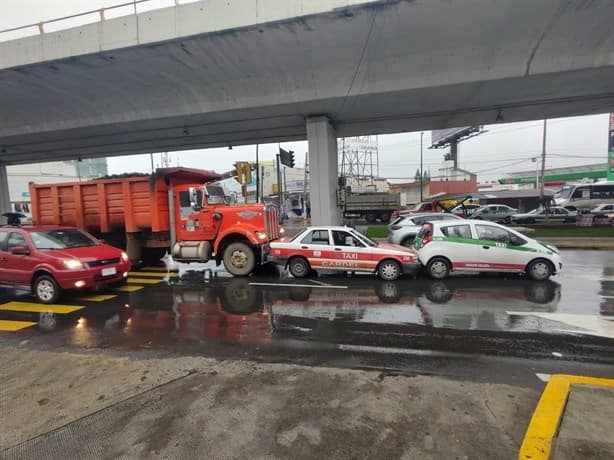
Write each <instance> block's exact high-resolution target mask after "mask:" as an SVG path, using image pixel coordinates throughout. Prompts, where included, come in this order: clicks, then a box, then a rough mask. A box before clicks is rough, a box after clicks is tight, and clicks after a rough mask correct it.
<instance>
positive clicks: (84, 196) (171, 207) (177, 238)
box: [30, 168, 280, 276]
mask: <svg viewBox="0 0 614 460" xmlns="http://www.w3.org/2000/svg"><path fill="white" fill-rule="evenodd" d="M221 177H222V176H220V175H219V174H216V173H214V172H211V171H204V170H198V169H189V168H165V169H158V170H157V171H156V173H155V174H152V175H140V176H126V177H115V178H108V179H100V180H90V181H85V182H71V183H60V184H35V183H30V196H31V200H32V221H33V222H34V224H37V225H70V226H76V227H79V228H82V229H85V230H87V231H89V232H91V233H92V234H94V235H96V236H97V237H99V238H102V239H105V240H107V241H108V242H109V243H110V244H113V245H115V246H118V247H122V248H125V249H126V252H127V253H128V256H129V257H130V259H131V261H132V262H133V263H138V262H139V261H141V260H144V261H146V262H151V261H155V260H158V259H159V258H160V257H161V256H162V255H163V254H164V253H165V252H166V251H171V252H172V255H173V258H174V259H175V260H177V261H181V262H207V261H209V260H211V259H215V260H216V261H217V263H218V265H219V264H220V263H221V262H224V265H225V266H226V269H227V270H228V271H229V272H230V273H231V274H233V275H237V276H243V275H248V274H250V273H251V272H252V271H253V270H254V268H255V267H256V265H258V264H260V263H262V262H263V261H264V260H265V259H266V254H267V251H268V243H269V242H270V241H271V240H273V239H275V238H278V237H279V231H280V229H279V224H278V222H279V217H278V212H277V209H276V208H275V207H273V206H265V205H262V204H251V205H233V204H230V200H228V197H226V196H225V195H224V190H223V188H222V187H221V186H219V185H217V184H216V182H215V181H217V180H219V179H220V178H221Z"/></svg>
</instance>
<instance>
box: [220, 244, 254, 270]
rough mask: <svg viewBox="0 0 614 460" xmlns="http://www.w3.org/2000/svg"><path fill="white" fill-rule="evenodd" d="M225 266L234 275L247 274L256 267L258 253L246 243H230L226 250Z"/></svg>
mask: <svg viewBox="0 0 614 460" xmlns="http://www.w3.org/2000/svg"><path fill="white" fill-rule="evenodd" d="M224 267H226V270H228V273H230V274H231V275H234V276H247V275H249V274H250V273H251V272H252V271H254V267H256V255H255V254H254V251H253V250H252V248H251V247H250V246H249V245H248V244H246V243H241V242H237V243H232V244H229V245H228V247H227V248H226V250H225V251H224Z"/></svg>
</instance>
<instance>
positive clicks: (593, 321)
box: [506, 311, 614, 339]
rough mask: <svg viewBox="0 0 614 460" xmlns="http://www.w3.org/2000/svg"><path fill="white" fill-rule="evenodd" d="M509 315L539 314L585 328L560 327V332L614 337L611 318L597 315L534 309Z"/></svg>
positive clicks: (552, 319) (512, 312)
mask: <svg viewBox="0 0 614 460" xmlns="http://www.w3.org/2000/svg"><path fill="white" fill-rule="evenodd" d="M506 313H507V314H508V315H514V316H537V317H538V318H543V319H548V320H551V321H558V322H559V323H565V324H568V325H570V326H574V327H579V328H581V329H584V330H578V331H574V330H569V329H558V330H557V331H559V332H566V333H572V334H586V335H596V336H598V337H607V338H610V339H614V323H613V322H611V320H610V319H609V318H608V319H605V318H603V317H601V316H596V315H575V314H571V313H541V312H533V311H508V312H506Z"/></svg>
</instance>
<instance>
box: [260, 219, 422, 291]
mask: <svg viewBox="0 0 614 460" xmlns="http://www.w3.org/2000/svg"><path fill="white" fill-rule="evenodd" d="M267 260H269V261H271V262H274V263H277V264H278V265H282V266H287V267H288V268H289V270H290V273H291V274H292V275H293V276H294V277H296V278H303V277H305V276H308V275H309V273H310V272H311V271H312V270H318V269H325V270H339V271H346V272H347V271H351V272H363V273H377V274H378V275H379V277H380V278H382V279H383V280H386V281H392V280H395V279H397V278H398V277H399V276H400V275H402V274H404V273H414V272H415V271H417V270H418V268H419V264H418V262H417V260H416V251H414V250H413V249H411V248H406V247H403V246H399V245H396V244H390V243H377V242H375V241H373V240H372V239H370V238H369V237H367V236H366V235H363V234H362V233H360V232H358V231H356V230H355V229H353V228H350V227H308V228H306V229H304V230H302V231H300V232H299V233H297V234H296V235H295V236H294V237H293V238H291V239H290V238H281V239H279V240H276V241H273V242H272V243H271V245H270V250H269V256H268V259H267Z"/></svg>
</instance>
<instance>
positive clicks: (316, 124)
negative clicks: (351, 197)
mask: <svg viewBox="0 0 614 460" xmlns="http://www.w3.org/2000/svg"><path fill="white" fill-rule="evenodd" d="M307 142H308V143H309V199H310V202H311V222H312V224H313V225H338V224H339V223H340V222H341V219H340V213H339V207H338V206H337V136H336V135H335V129H334V128H333V127H332V125H331V124H330V120H329V119H328V118H327V117H324V116H318V117H311V118H308V119H307Z"/></svg>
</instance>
